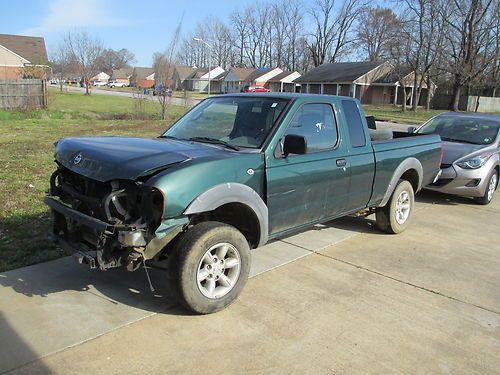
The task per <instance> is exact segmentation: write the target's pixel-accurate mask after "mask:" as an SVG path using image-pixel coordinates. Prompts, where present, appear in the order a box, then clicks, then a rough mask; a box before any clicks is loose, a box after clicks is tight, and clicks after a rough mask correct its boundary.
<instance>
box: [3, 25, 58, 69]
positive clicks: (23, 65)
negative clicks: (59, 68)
mask: <svg viewBox="0 0 500 375" xmlns="http://www.w3.org/2000/svg"><path fill="white" fill-rule="evenodd" d="M49 72H50V67H49V66H48V58H47V50H46V48H45V40H44V39H43V38H41V37H33V36H22V35H9V34H0V79H21V78H33V75H37V76H38V77H36V78H47V75H48V74H49ZM30 76H31V77H30Z"/></svg>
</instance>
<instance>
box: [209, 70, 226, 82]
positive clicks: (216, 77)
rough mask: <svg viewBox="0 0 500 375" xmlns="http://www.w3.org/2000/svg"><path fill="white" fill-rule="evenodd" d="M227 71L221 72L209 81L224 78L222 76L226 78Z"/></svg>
mask: <svg viewBox="0 0 500 375" xmlns="http://www.w3.org/2000/svg"><path fill="white" fill-rule="evenodd" d="M228 73H229V72H227V71H226V72H222V73H221V74H219V75H218V76H215V77H214V78H212V79H211V81H222V80H224V78H226V76H227V75H228Z"/></svg>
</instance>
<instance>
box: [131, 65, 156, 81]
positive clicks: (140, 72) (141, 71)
mask: <svg viewBox="0 0 500 375" xmlns="http://www.w3.org/2000/svg"><path fill="white" fill-rule="evenodd" d="M154 72H155V70H154V69H153V68H143V67H135V68H134V76H135V79H146V78H147V77H149V76H150V75H151V74H153V73H154Z"/></svg>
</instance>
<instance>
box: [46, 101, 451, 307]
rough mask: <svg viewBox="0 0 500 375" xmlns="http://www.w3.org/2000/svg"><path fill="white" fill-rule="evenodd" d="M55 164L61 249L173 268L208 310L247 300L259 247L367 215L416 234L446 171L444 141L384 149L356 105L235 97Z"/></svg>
mask: <svg viewBox="0 0 500 375" xmlns="http://www.w3.org/2000/svg"><path fill="white" fill-rule="evenodd" d="M55 159H56V164H57V169H56V171H55V172H54V174H53V175H52V177H51V179H50V184H51V186H50V191H49V194H48V196H47V197H45V202H46V203H47V205H48V206H49V207H50V208H51V209H52V211H53V219H54V221H53V232H52V236H53V238H54V240H55V241H56V242H57V243H59V244H60V245H61V246H63V247H67V248H69V249H73V251H76V252H77V253H76V254H77V259H78V260H79V261H80V262H81V263H83V262H85V263H88V264H89V265H90V266H91V267H93V268H99V269H101V270H106V269H109V268H114V267H119V266H124V267H126V268H127V269H128V270H129V271H135V270H137V269H140V268H141V267H142V266H144V262H145V261H149V260H156V261H165V262H166V263H167V264H166V268H167V274H166V277H164V278H163V279H164V280H165V282H167V279H168V280H170V282H171V286H172V291H174V292H177V294H178V296H177V297H178V298H179V300H180V302H182V304H183V305H184V306H186V307H187V308H189V309H191V310H193V311H195V312H197V313H202V314H206V313H211V312H215V311H218V310H221V309H223V308H225V307H226V306H228V305H229V304H230V303H231V302H233V301H234V300H235V299H236V297H237V296H238V294H239V293H240V292H241V290H242V289H243V286H244V285H245V282H246V279H247V277H248V273H249V270H250V259H251V258H250V249H251V248H256V247H258V246H262V245H264V244H265V243H267V242H268V240H271V239H276V238H281V237H284V236H287V235H290V234H291V233H293V232H297V231H300V230H302V229H304V228H307V227H308V226H311V225H313V224H316V223H320V222H326V221H329V220H332V219H334V218H337V217H340V216H344V215H349V214H352V213H355V212H360V211H361V212H363V213H364V214H369V213H372V212H375V213H376V220H377V225H378V227H379V228H380V229H381V230H382V231H384V232H387V233H400V232H402V231H404V230H405V229H406V228H407V227H408V225H409V224H410V222H411V219H412V214H413V211H414V207H415V206H414V203H415V202H414V193H415V192H417V191H419V190H420V189H421V188H422V186H425V185H428V184H429V183H431V182H432V181H434V180H435V179H436V176H437V175H438V173H439V172H440V169H439V165H440V159H441V140H440V139H439V136H437V135H419V134H408V133H398V132H394V133H393V134H392V139H385V140H381V141H376V142H372V141H371V139H370V134H369V132H368V127H367V125H366V121H365V118H364V115H363V110H362V109H361V105H360V103H359V101H357V100H355V99H353V98H346V97H340V96H326V95H325V96H322V95H300V94H271V95H264V94H235V95H222V96H216V97H212V98H209V99H205V100H204V101H202V102H201V103H200V104H199V105H197V106H195V107H194V108H193V109H191V111H189V112H188V113H187V114H185V115H184V116H183V117H181V118H180V119H179V120H178V121H177V122H176V123H175V124H173V125H172V126H171V127H170V128H169V129H168V130H167V131H166V132H165V133H164V134H162V135H161V136H160V137H158V138H153V139H145V138H127V137H79V138H67V139H63V140H60V141H58V142H56V150H55ZM146 272H147V268H146Z"/></svg>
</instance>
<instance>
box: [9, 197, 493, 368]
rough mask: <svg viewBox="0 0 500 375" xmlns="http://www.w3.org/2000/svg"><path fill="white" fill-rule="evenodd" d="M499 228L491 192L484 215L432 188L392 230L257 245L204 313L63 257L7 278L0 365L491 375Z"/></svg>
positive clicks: (361, 222)
mask: <svg viewBox="0 0 500 375" xmlns="http://www.w3.org/2000/svg"><path fill="white" fill-rule="evenodd" d="M499 223H500V198H498V197H497V198H496V200H494V201H493V202H492V204H491V205H489V206H486V207H484V206H477V205H475V204H474V203H472V202H471V201H469V200H467V199H461V198H449V197H445V196H441V195H438V194H435V193H428V192H424V193H423V194H421V195H420V196H419V198H418V203H417V211H416V212H415V216H414V218H413V223H412V225H411V226H410V228H409V229H408V230H407V231H406V232H404V233H402V234H400V235H395V236H390V235H385V234H381V233H379V232H378V231H377V230H375V229H374V227H373V222H372V221H371V220H370V219H357V218H344V219H341V220H336V221H333V222H330V223H328V224H326V225H324V226H320V227H316V228H314V229H313V230H310V231H308V232H305V233H302V234H300V235H297V236H292V237H289V238H287V239H284V240H282V241H278V242H275V243H273V244H271V245H269V246H267V247H266V248H264V249H259V250H257V251H256V253H254V257H253V259H254V266H255V265H256V264H257V267H260V268H258V269H256V268H255V267H254V269H253V270H252V273H253V274H254V275H255V276H254V277H253V278H252V279H250V280H249V282H248V284H247V287H246V289H245V290H244V292H243V294H242V296H241V297H240V298H239V300H238V301H237V302H236V303H235V304H234V305H232V306H231V307H230V308H228V309H227V310H225V311H222V312H220V313H217V314H213V315H209V316H191V315H189V314H186V312H185V311H183V310H182V309H180V308H178V307H176V306H175V305H172V303H171V302H169V300H168V296H164V295H161V291H158V293H157V295H156V296H155V295H152V294H150V293H148V292H147V291H146V284H145V278H144V275H142V274H140V273H135V274H126V277H125V278H123V277H122V274H121V273H119V272H107V273H101V274H95V273H90V271H81V268H79V267H77V266H76V265H73V264H72V263H69V262H68V261H67V259H62V260H57V261H55V262H49V263H45V264H42V265H38V266H33V267H27V268H24V269H21V270H16V271H11V272H7V273H4V274H1V275H0V284H1V285H3V286H2V287H1V288H0V308H1V310H0V311H1V312H2V316H3V318H2V321H1V322H0V342H1V343H2V346H1V349H0V365H2V366H3V367H2V368H3V370H4V371H6V370H8V369H13V370H12V373H20V374H37V373H40V374H46V373H53V374H82V373H86V374H90V373H92V374H136V373H148V374H170V373H173V374H176V373H204V374H215V373H256V374H261V373H265V374H268V373H273V374H274V373H276V374H282V373H291V374H304V373H312V374H317V373H318V374H323V373H324V374H352V373H363V374H370V373H373V374H380V373H397V374H401V373H405V374H429V373H438V374H460V373H463V374H494V373H498V372H499V370H498V369H500V355H499V353H500V271H499V270H500V245H499V243H500V231H499V230H498V224H499ZM258 251H261V252H260V253H258ZM294 259H295V260H294ZM290 260H294V261H292V262H290ZM280 264H284V265H282V266H281V267H278V268H276V266H279V265H280ZM266 270H267V272H265V271H266ZM161 277H162V275H161V274H155V284H157V285H161ZM6 363H9V366H6V365H5V364H6ZM0 372H1V371H0Z"/></svg>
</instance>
